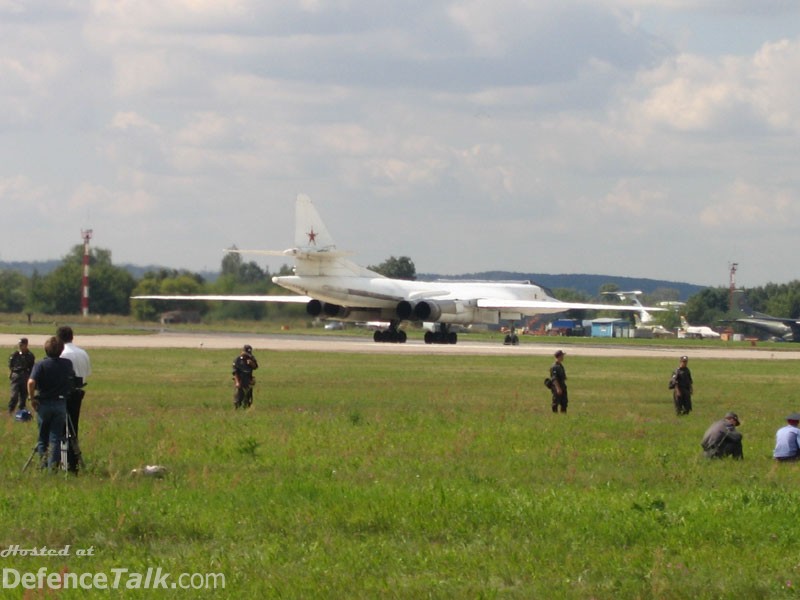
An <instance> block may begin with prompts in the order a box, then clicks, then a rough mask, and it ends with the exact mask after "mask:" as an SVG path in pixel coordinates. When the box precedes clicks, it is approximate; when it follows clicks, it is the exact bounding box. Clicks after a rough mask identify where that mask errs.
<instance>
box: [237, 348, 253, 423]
mask: <svg viewBox="0 0 800 600" xmlns="http://www.w3.org/2000/svg"><path fill="white" fill-rule="evenodd" d="M256 369H258V361H257V360H256V357H255V356H253V347H252V346H251V345H250V344H246V345H245V346H244V348H242V352H241V353H240V354H239V356H237V357H236V360H234V361H233V382H234V385H235V388H236V389H235V390H234V392H233V407H234V408H240V407H244V408H249V407H250V405H251V404H252V403H253V386H254V385H255V384H256V378H255V376H254V375H253V371H255V370H256Z"/></svg>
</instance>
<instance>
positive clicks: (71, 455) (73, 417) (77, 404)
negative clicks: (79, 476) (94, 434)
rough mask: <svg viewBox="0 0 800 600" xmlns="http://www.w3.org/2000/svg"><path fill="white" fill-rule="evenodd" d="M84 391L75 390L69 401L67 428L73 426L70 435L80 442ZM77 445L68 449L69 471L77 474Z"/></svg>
mask: <svg viewBox="0 0 800 600" xmlns="http://www.w3.org/2000/svg"><path fill="white" fill-rule="evenodd" d="M83 396H84V391H83V390H74V391H73V392H72V395H71V396H70V397H69V399H68V400H67V416H68V417H69V420H68V421H67V427H69V426H70V425H71V426H72V430H71V432H70V434H71V435H72V436H74V438H75V441H76V442H77V440H78V423H79V422H80V419H81V404H82V403H83ZM75 445H76V444H69V445H68V448H67V462H68V464H69V470H70V471H75V472H77V470H78V457H77V456H76V454H75Z"/></svg>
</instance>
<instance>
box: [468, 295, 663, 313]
mask: <svg viewBox="0 0 800 600" xmlns="http://www.w3.org/2000/svg"><path fill="white" fill-rule="evenodd" d="M477 304H478V308H489V309H494V310H503V309H509V310H520V311H522V312H524V311H525V310H526V309H527V310H530V311H532V312H542V311H544V312H562V311H567V310H624V311H629V312H641V311H642V310H643V309H644V310H652V311H663V310H665V309H663V308H651V307H647V306H644V307H643V306H630V305H618V304H588V303H585V302H561V301H559V300H556V301H553V300H509V299H506V298H503V299H493V298H480V299H478V301H477Z"/></svg>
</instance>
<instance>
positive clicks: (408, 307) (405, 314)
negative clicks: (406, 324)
mask: <svg viewBox="0 0 800 600" xmlns="http://www.w3.org/2000/svg"><path fill="white" fill-rule="evenodd" d="M396 312H397V318H398V319H400V320H401V321H406V320H408V319H410V318H411V317H412V316H413V315H414V305H413V304H411V302H409V301H408V300H402V301H401V302H398V303H397V310H396Z"/></svg>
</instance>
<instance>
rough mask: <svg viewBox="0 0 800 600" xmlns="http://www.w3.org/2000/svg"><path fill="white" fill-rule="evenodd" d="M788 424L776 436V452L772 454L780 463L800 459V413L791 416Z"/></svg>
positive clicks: (788, 418)
mask: <svg viewBox="0 0 800 600" xmlns="http://www.w3.org/2000/svg"><path fill="white" fill-rule="evenodd" d="M786 423H787V424H786V425H785V426H783V427H781V428H780V429H778V431H777V433H776V434H775V451H774V452H773V453H772V456H773V458H775V460H777V461H780V462H788V461H793V460H797V459H798V458H800V428H798V424H800V413H792V414H790V415H789V416H788V417H786Z"/></svg>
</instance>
